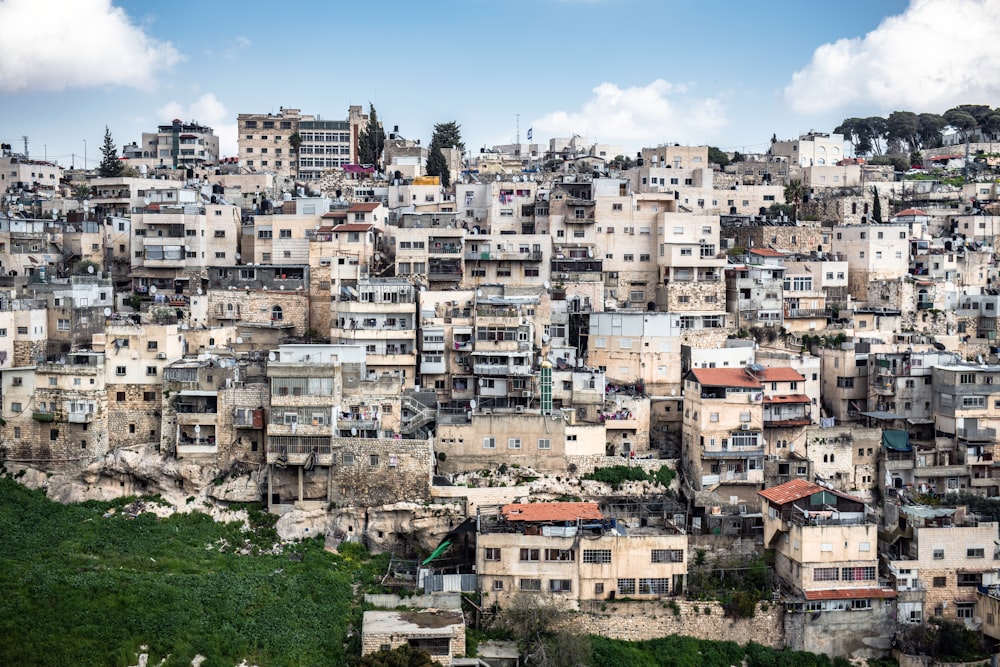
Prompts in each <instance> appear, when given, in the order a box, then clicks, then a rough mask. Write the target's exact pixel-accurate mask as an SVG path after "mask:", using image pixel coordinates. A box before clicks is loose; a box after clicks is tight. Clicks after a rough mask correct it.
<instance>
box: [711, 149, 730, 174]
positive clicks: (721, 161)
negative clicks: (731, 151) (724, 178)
mask: <svg viewBox="0 0 1000 667" xmlns="http://www.w3.org/2000/svg"><path fill="white" fill-rule="evenodd" d="M708 161H709V162H713V163H715V164H717V165H719V169H725V168H726V165H728V164H729V156H728V155H726V154H725V153H723V152H722V151H721V150H719V149H718V148H716V147H715V146H709V147H708Z"/></svg>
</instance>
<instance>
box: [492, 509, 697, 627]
mask: <svg viewBox="0 0 1000 667" xmlns="http://www.w3.org/2000/svg"><path fill="white" fill-rule="evenodd" d="M687 548H688V537H687V535H686V534H684V533H683V531H681V530H678V529H676V528H675V527H674V526H673V525H672V524H671V523H670V522H669V521H666V520H664V519H662V518H659V519H657V518H655V517H639V516H626V515H622V516H609V515H607V514H605V513H604V512H603V511H601V510H600V509H599V508H598V506H597V503H580V502H554V503H521V504H509V505H503V506H502V507H499V508H492V511H491V510H490V509H484V508H482V507H480V509H479V523H478V535H477V543H476V573H477V574H478V575H479V587H480V590H481V591H482V592H483V593H484V594H487V595H489V596H490V597H489V599H490V600H496V601H498V602H499V603H500V604H501V606H503V604H504V603H505V602H507V601H509V600H510V599H511V598H513V597H514V596H516V595H518V594H528V595H538V596H543V595H549V596H551V599H553V600H554V601H555V602H556V603H557V604H560V605H562V606H565V607H567V608H577V607H578V606H579V604H580V602H582V601H589V600H605V601H610V600H615V599H616V598H630V599H631V598H635V599H662V598H664V597H667V596H670V595H677V594H679V593H681V592H683V590H684V588H685V583H686V579H687V557H686V554H687Z"/></svg>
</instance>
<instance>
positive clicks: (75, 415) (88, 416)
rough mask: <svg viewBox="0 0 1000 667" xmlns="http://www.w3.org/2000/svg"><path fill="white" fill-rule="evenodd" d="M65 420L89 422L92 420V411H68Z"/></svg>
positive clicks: (80, 422) (77, 422) (73, 422)
mask: <svg viewBox="0 0 1000 667" xmlns="http://www.w3.org/2000/svg"><path fill="white" fill-rule="evenodd" d="M66 421H68V422H69V423H70V424H91V423H93V421H94V413H93V412H68V413H66Z"/></svg>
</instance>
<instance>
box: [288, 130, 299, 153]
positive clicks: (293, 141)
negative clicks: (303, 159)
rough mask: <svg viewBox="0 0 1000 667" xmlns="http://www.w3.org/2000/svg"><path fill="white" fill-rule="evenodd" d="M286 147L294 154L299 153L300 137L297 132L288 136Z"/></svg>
mask: <svg viewBox="0 0 1000 667" xmlns="http://www.w3.org/2000/svg"><path fill="white" fill-rule="evenodd" d="M288 145H289V146H291V147H292V150H293V151H295V152H296V153H298V152H299V146H301V145H302V135H301V134H299V133H298V132H292V133H291V134H290V135H289V136H288Z"/></svg>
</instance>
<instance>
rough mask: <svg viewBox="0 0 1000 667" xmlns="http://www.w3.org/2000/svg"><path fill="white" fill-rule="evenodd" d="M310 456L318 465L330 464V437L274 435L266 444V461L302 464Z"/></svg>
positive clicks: (331, 454)
mask: <svg viewBox="0 0 1000 667" xmlns="http://www.w3.org/2000/svg"><path fill="white" fill-rule="evenodd" d="M310 457H313V458H314V462H315V463H317V464H319V465H331V464H332V462H333V446H332V445H331V443H330V438H328V437H327V438H295V437H276V438H272V439H271V441H270V442H268V444H267V462H268V463H277V464H279V465H280V464H287V465H304V464H305V463H306V462H307V461H308V460H309V458H310Z"/></svg>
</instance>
